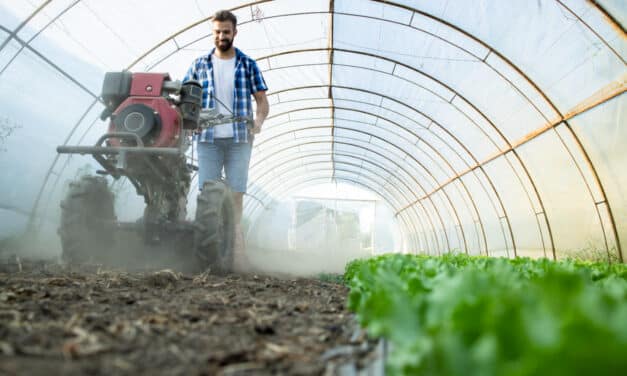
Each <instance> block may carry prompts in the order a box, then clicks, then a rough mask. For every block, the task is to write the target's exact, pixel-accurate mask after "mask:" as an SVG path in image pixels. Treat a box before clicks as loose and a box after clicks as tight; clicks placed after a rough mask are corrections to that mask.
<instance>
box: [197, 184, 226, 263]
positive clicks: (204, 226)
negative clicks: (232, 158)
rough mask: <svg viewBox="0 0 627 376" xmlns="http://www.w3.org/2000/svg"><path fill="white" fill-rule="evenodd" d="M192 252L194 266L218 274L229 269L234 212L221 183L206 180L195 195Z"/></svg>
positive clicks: (224, 186) (224, 187)
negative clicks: (195, 258) (194, 256)
mask: <svg viewBox="0 0 627 376" xmlns="http://www.w3.org/2000/svg"><path fill="white" fill-rule="evenodd" d="M195 225H196V226H195V231H194V253H195V255H196V257H197V258H198V260H199V264H200V265H198V266H200V267H202V268H203V269H206V268H207V267H212V268H213V269H214V270H215V271H216V272H218V273H226V272H229V271H231V270H232V269H233V245H234V242H235V210H234V207H233V196H232V194H231V190H230V189H229V188H228V187H227V186H226V185H225V184H224V183H222V182H218V181H207V182H205V183H204V185H203V189H202V191H201V192H200V193H199V194H198V199H197V206H196V220H195Z"/></svg>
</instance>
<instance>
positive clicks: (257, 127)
mask: <svg viewBox="0 0 627 376" xmlns="http://www.w3.org/2000/svg"><path fill="white" fill-rule="evenodd" d="M262 124H263V120H261V119H259V118H258V117H256V118H255V120H254V122H253V129H252V132H253V134H258V133H259V132H261V125H262Z"/></svg>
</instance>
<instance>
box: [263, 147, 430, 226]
mask: <svg viewBox="0 0 627 376" xmlns="http://www.w3.org/2000/svg"><path fill="white" fill-rule="evenodd" d="M335 155H337V156H341V157H347V158H352V159H355V160H358V161H361V162H362V163H363V162H366V163H369V164H371V165H373V166H376V167H377V168H379V169H381V170H383V171H387V169H386V167H385V166H382V165H380V164H378V163H375V162H372V161H370V160H367V159H361V158H359V157H358V156H355V155H352V154H345V153H337V152H336V153H335ZM316 156H328V153H325V152H318V151H311V152H308V153H306V154H301V155H299V156H298V157H297V158H291V159H289V160H288V161H287V162H284V164H285V163H290V162H292V161H297V160H304V159H305V158H309V157H316ZM318 163H325V162H323V161H318V162H314V163H313V164H318ZM326 163H328V162H326ZM338 163H343V164H349V163H347V162H344V161H341V162H338ZM392 164H394V165H395V166H396V167H399V169H401V168H400V165H399V164H397V163H395V162H394V161H392ZM349 165H353V166H357V165H356V164H355V163H351V164H349ZM359 167H360V168H361V169H365V170H366V171H367V172H371V171H370V170H369V169H366V168H365V167H364V166H363V165H360V166H359ZM301 168H306V166H304V165H303V166H301ZM270 171H275V170H266V171H264V172H263V173H262V174H260V176H259V178H260V179H263V178H264V177H265V176H266V175H267V174H269V173H270ZM373 174H374V173H373ZM406 174H407V173H406ZM408 176H409V177H411V175H410V174H408ZM396 178H397V179H398V181H399V182H400V184H401V185H403V186H404V187H405V188H406V189H407V190H408V191H409V192H411V188H410V187H409V185H408V184H407V182H405V180H404V179H401V178H400V177H396ZM255 182H256V183H257V180H255ZM259 186H264V185H263V183H259ZM382 187H385V186H382ZM375 192H378V191H376V190H375ZM399 192H401V191H399ZM379 194H380V193H379ZM401 194H402V192H401ZM402 196H403V198H405V200H407V197H406V196H405V195H404V194H402ZM393 198H394V199H395V201H397V202H398V203H399V204H400V200H398V199H397V198H396V197H394V196H393ZM391 206H392V208H394V209H395V210H396V206H394V205H391ZM419 225H420V227H421V229H422V231H423V233H425V234H426V233H427V231H426V230H425V227H424V224H423V223H422V221H421V222H420V224H419Z"/></svg>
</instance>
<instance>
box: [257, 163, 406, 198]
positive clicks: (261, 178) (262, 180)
mask: <svg viewBox="0 0 627 376" xmlns="http://www.w3.org/2000/svg"><path fill="white" fill-rule="evenodd" d="M321 155H324V156H326V155H327V154H326V153H320V152H314V153H308V154H305V155H301V156H300V157H299V158H293V159H291V160H290V162H292V161H299V160H304V159H305V158H309V157H315V156H321ZM337 155H338V156H343V157H349V158H353V159H356V160H359V161H362V162H367V163H369V164H371V165H373V166H375V167H377V168H378V169H380V170H383V171H387V170H386V169H385V167H383V166H381V165H379V164H377V163H374V162H371V161H368V160H365V159H360V158H359V157H357V156H354V155H350V154H344V153H337ZM288 163H289V162H288ZM322 163H329V162H325V161H312V162H309V163H307V165H303V166H300V167H303V168H306V167H307V166H309V165H317V164H322ZM338 163H339V164H345V165H347V166H353V167H358V168H359V169H361V170H364V171H365V172H366V173H372V174H373V175H376V176H379V177H381V178H382V180H384V181H385V180H387V179H384V178H383V176H381V174H379V173H377V172H375V171H374V170H372V169H370V168H366V167H364V166H361V165H358V164H356V163H351V162H346V161H338ZM285 165H286V163H283V166H285ZM289 169H297V168H296V167H294V166H290V167H289V168H288V167H286V168H284V169H282V170H278V169H274V170H272V172H276V173H278V174H279V175H282V174H284V173H287V172H291V171H286V170H289ZM362 172H363V171H362ZM269 173H270V171H266V172H264V173H263V174H260V176H258V177H257V178H256V179H255V184H258V185H259V186H260V187H262V186H264V184H265V180H266V179H272V178H273V176H269ZM395 178H396V179H395V180H397V181H398V182H399V183H400V185H402V186H404V187H405V188H406V189H407V191H409V192H411V188H409V186H408V184H407V183H406V182H405V181H404V180H402V179H400V178H398V177H395ZM392 186H393V187H394V188H396V185H392ZM381 188H382V189H383V188H385V185H383V186H381ZM398 192H399V193H400V198H402V199H404V200H405V201H407V196H406V195H405V194H404V193H403V192H402V190H400V189H398ZM393 197H394V198H395V199H397V197H395V196H393ZM397 201H398V202H399V204H400V203H401V201H400V200H397Z"/></svg>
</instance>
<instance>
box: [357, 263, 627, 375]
mask: <svg viewBox="0 0 627 376" xmlns="http://www.w3.org/2000/svg"><path fill="white" fill-rule="evenodd" d="M345 279H346V281H347V283H348V285H349V287H350V289H351V291H350V296H349V302H348V304H349V307H350V309H351V310H353V311H354V312H356V314H357V317H358V319H359V321H360V323H361V324H362V325H363V326H365V327H366V328H367V330H368V333H369V334H370V335H371V336H372V337H384V338H387V339H388V340H389V343H390V348H391V352H390V356H389V359H388V370H389V371H390V373H392V374H403V375H439V376H445V375H464V376H468V375H477V376H489V375H495V376H496V375H516V376H522V375H569V376H572V375H608V376H610V375H625V374H627V356H626V354H627V266H626V265H625V264H612V265H608V264H602V263H597V264H594V263H578V262H573V261H561V262H553V261H549V260H544V259H543V260H530V259H524V258H521V259H512V260H508V259H499V258H483V257H468V256H464V255H457V256H454V255H447V256H443V257H437V258H436V257H424V256H410V255H389V256H381V257H377V258H372V259H368V260H359V261H354V262H352V263H351V264H350V265H349V266H348V267H347V272H346V274H345Z"/></svg>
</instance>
